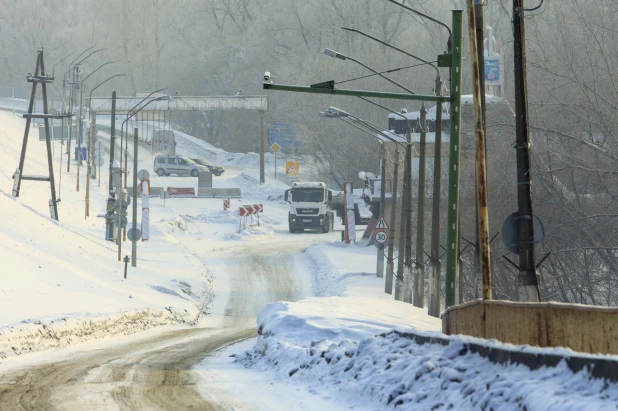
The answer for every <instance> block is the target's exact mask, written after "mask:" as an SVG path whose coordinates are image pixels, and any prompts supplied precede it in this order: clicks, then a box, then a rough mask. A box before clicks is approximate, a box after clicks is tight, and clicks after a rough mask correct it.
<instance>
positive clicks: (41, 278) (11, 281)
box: [0, 106, 618, 410]
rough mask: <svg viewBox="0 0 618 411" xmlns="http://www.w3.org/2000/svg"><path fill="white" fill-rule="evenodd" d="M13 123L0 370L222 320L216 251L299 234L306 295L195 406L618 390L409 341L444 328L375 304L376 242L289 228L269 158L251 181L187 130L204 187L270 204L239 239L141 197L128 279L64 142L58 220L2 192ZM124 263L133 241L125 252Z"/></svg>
mask: <svg viewBox="0 0 618 411" xmlns="http://www.w3.org/2000/svg"><path fill="white" fill-rule="evenodd" d="M9 107H10V106H9ZM24 124H25V122H24V120H23V119H21V118H19V117H16V116H13V115H12V114H11V113H10V112H8V113H5V112H0V194H2V195H0V207H1V208H2V210H3V212H4V213H3V217H2V220H1V221H2V222H1V223H0V224H1V228H2V229H1V230H0V261H2V274H3V276H2V282H1V283H0V313H1V314H0V372H2V371H3V370H6V369H10V368H11V367H13V366H16V365H17V364H23V363H24V361H26V360H27V359H30V361H33V359H35V358H40V355H41V354H31V355H28V356H23V355H21V354H25V353H29V352H34V351H40V350H49V349H52V348H59V347H75V346H77V345H76V344H77V343H80V342H84V341H89V340H94V339H101V338H103V337H109V336H113V335H118V334H128V333H134V332H136V331H142V330H147V329H152V328H154V327H163V328H166V329H168V328H169V327H170V326H172V327H187V326H215V327H216V326H219V324H221V321H222V320H223V319H224V318H225V312H224V309H225V302H226V301H227V299H228V296H230V295H231V289H230V287H231V285H230V284H231V279H230V278H229V273H228V272H226V271H225V269H224V267H223V266H222V265H221V263H220V258H219V255H220V254H221V253H225V252H236V251H238V250H244V249H246V248H247V247H257V248H259V247H270V248H277V247H279V248H285V247H286V246H288V245H289V244H290V241H291V239H295V241H304V242H306V245H307V246H308V247H309V248H308V250H307V251H306V252H305V253H301V254H299V255H298V256H296V257H295V263H294V264H295V265H294V266H295V269H296V270H297V274H298V278H299V281H301V282H302V286H301V287H300V289H301V291H302V293H304V295H307V296H311V297H309V298H305V299H302V300H300V301H298V302H285V301H281V302H274V303H271V304H268V305H266V306H265V307H264V308H263V309H262V310H261V312H259V314H258V315H257V319H256V321H255V327H256V329H258V332H259V334H260V335H259V337H258V338H257V339H251V340H248V341H245V342H243V343H240V344H237V345H233V346H230V347H228V348H227V349H225V350H222V351H221V352H219V353H218V354H217V355H216V356H214V357H211V358H208V359H207V360H206V361H204V362H203V363H202V364H200V365H199V366H198V367H196V369H195V371H196V372H197V373H198V374H199V375H201V376H202V383H201V384H200V390H201V391H202V392H203V394H204V396H206V397H209V398H217V397H218V396H221V397H222V398H230V397H235V398H238V401H237V403H236V404H233V406H234V407H235V408H236V409H262V410H272V409H304V410H315V409H351V408H353V409H362V410H378V409H380V410H382V409H410V410H419V409H420V410H425V409H427V410H429V409H496V410H497V409H500V410H502V409H528V410H546V409H555V410H565V409H573V410H575V409H577V410H580V409H591V410H592V409H595V410H598V409H616V404H617V403H618V389H617V388H616V386H615V385H614V384H608V383H606V382H604V381H602V380H594V379H591V378H590V376H589V374H588V373H587V372H580V373H577V374H574V373H572V372H571V371H569V370H568V368H566V366H563V365H561V366H559V367H556V368H547V369H540V370H537V371H534V372H531V371H530V370H528V369H527V368H526V367H523V366H515V365H506V366H501V365H494V364H492V363H491V362H489V361H488V360H485V359H483V358H481V357H479V356H478V355H475V354H470V353H468V352H466V351H465V349H464V347H465V342H466V341H469V339H460V338H456V337H453V338H452V340H453V342H452V343H451V344H450V345H448V346H446V347H445V346H443V345H439V344H425V345H419V344H417V343H415V342H413V341H411V340H408V339H406V338H404V337H402V336H400V335H399V334H394V333H392V330H393V329H398V330H400V331H409V330H411V327H413V329H414V332H416V333H421V334H423V333H424V334H427V335H434V334H432V333H438V332H439V330H440V328H441V322H440V320H439V319H435V318H432V317H429V316H427V315H426V313H425V311H424V310H420V309H418V308H415V307H412V306H410V305H408V304H403V303H401V302H397V301H393V300H392V296H390V295H387V294H384V292H383V287H384V285H383V281H384V280H383V279H379V278H376V276H375V265H376V264H375V257H376V250H375V248H373V247H364V246H361V245H349V246H346V245H345V244H342V243H341V242H339V241H338V237H339V235H338V234H339V233H332V234H328V235H321V234H320V235H318V234H316V235H312V234H303V235H301V236H300V237H299V236H296V237H294V236H292V235H290V234H289V233H287V203H285V202H284V201H283V200H282V194H283V190H284V189H285V188H286V187H287V186H286V185H285V184H284V183H283V182H281V181H275V180H274V178H273V177H274V176H273V172H272V169H273V167H274V163H273V158H272V157H271V156H267V184H265V185H259V184H257V181H258V176H259V168H258V167H259V166H258V165H259V158H258V156H257V155H256V154H252V153H250V154H234V153H226V152H224V151H222V150H220V149H218V148H215V147H212V146H210V145H208V144H206V143H204V142H202V141H200V140H198V139H195V138H193V137H191V136H182V138H180V139H179V144H178V147H177V150H178V152H179V153H180V154H192V155H193V156H200V157H204V158H207V159H210V160H212V161H214V162H216V163H218V164H221V165H223V166H225V167H226V172H225V173H224V175H223V176H222V177H221V178H215V179H214V185H215V187H239V188H241V190H242V193H243V197H242V198H241V199H233V200H232V210H235V209H236V208H237V206H239V205H242V204H250V203H263V204H264V205H265V213H264V216H263V218H262V219H261V225H260V226H254V227H250V228H249V229H247V230H242V231H241V232H238V217H237V216H236V215H235V212H234V211H230V210H227V211H224V210H223V209H222V200H221V199H207V200H206V199H168V200H166V202H165V205H164V204H163V201H162V200H160V199H157V198H152V199H151V200H150V222H151V228H150V231H151V238H150V241H148V242H144V243H142V242H140V243H138V261H137V267H131V266H130V264H129V269H128V278H127V279H124V278H123V272H124V264H123V263H121V262H119V261H118V258H117V249H116V245H115V244H113V243H111V242H107V241H105V240H104V222H103V219H101V218H97V217H96V215H97V214H99V213H103V212H104V209H105V202H106V198H107V179H106V178H105V177H104V178H103V179H102V180H101V185H100V186H99V185H98V181H95V180H92V181H91V193H90V197H91V200H90V204H91V209H90V216H89V217H88V218H86V217H85V206H84V194H85V186H86V176H85V167H82V168H81V169H80V189H79V191H77V188H76V187H77V177H76V171H77V170H76V163H75V162H74V161H73V162H72V163H71V172H69V173H67V172H66V156H62V157H61V156H60V153H61V152H62V151H63V150H64V149H65V146H61V145H60V143H59V142H56V143H54V164H55V174H56V188H57V190H58V191H59V193H60V195H59V198H61V200H62V201H61V202H60V203H59V205H58V207H59V218H60V221H58V222H56V221H54V220H50V218H49V207H48V201H49V198H50V191H49V184H48V183H46V182H34V181H24V182H23V183H22V188H21V191H20V196H19V198H13V196H12V195H11V191H12V188H13V179H12V175H13V173H14V171H15V168H16V167H17V164H18V159H19V153H20V150H21V144H22V138H23V130H24ZM32 133H34V134H33V136H32V137H31V140H30V142H29V144H28V150H27V156H26V163H25V170H24V171H25V173H26V174H41V175H44V174H47V163H46V157H45V145H44V143H42V142H40V141H38V135H37V133H36V130H33V132H32ZM61 158H62V160H61ZM61 161H63V163H62V164H61V163H60V162H61ZM279 161H281V159H279ZM139 168H140V169H141V168H145V169H147V170H148V171H151V174H152V156H151V155H150V154H149V152H148V150H141V151H140V161H139ZM60 170H62V171H60ZM60 180H61V181H60ZM195 184H196V182H195V179H189V178H179V177H163V178H161V177H158V176H153V177H152V186H178V187H185V186H190V185H195ZM129 185H131V184H129ZM336 228H340V227H336ZM360 234H361V233H360V231H359V232H358V235H359V237H360ZM311 244H313V245H311ZM198 250H199V251H198ZM230 250H231V251H230ZM127 254H130V243H128V242H126V243H123V250H122V255H123V256H124V255H127ZM253 321H254V320H253V319H251V322H253ZM152 332H153V331H152V330H151V331H146V333H152ZM118 338H120V337H113V338H112V339H110V340H116V339H118ZM124 338H127V337H124ZM88 344H93V342H92V341H91V342H90V343H88ZM492 344H495V345H499V344H498V343H495V342H494V343H492ZM82 346H84V344H82ZM501 346H504V348H505V349H513V347H512V346H506V345H501ZM545 351H547V350H545ZM47 352H48V353H49V351H47ZM555 352H562V351H559V350H558V351H555ZM56 355H70V350H68V351H67V350H64V351H57V352H56ZM47 356H49V355H47ZM18 357H20V358H18Z"/></svg>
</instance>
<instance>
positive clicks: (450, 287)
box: [446, 10, 463, 307]
mask: <svg viewBox="0 0 618 411" xmlns="http://www.w3.org/2000/svg"><path fill="white" fill-rule="evenodd" d="M452 30H453V52H452V55H451V113H450V116H451V133H450V142H449V178H448V181H449V189H448V223H447V227H446V233H447V235H446V237H447V239H446V244H447V252H446V307H450V306H452V305H454V304H455V298H456V293H455V289H456V284H455V279H456V277H457V257H458V251H459V153H460V146H459V140H460V138H459V137H460V129H459V127H460V123H461V110H460V108H461V52H462V48H463V11H462V10H453V24H452Z"/></svg>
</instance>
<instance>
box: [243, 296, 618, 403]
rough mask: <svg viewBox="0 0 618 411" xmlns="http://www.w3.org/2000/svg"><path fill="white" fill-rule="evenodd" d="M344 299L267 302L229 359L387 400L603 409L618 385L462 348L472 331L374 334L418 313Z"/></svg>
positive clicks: (614, 399) (617, 399)
mask: <svg viewBox="0 0 618 411" xmlns="http://www.w3.org/2000/svg"><path fill="white" fill-rule="evenodd" d="M347 300H350V299H346V298H340V299H337V298H326V299H324V298H322V299H318V298H314V299H308V300H304V301H300V302H297V303H273V304H270V305H268V306H266V307H265V308H264V309H263V310H262V312H261V313H260V315H259V317H258V321H259V322H260V328H259V331H260V334H261V335H260V337H259V338H258V341H257V343H256V345H255V347H254V348H253V349H251V350H248V351H246V352H244V353H243V354H242V355H240V356H239V357H238V358H237V359H236V362H237V363H239V364H242V365H244V366H245V367H254V368H258V369H262V370H264V369H274V370H275V372H276V375H277V377H278V378H279V379H283V380H288V379H290V380H293V381H297V382H301V381H302V382H305V383H310V384H311V385H312V386H313V387H314V389H317V390H319V389H320V388H323V389H332V388H333V387H336V388H337V389H338V390H339V391H340V392H341V393H342V394H343V395H344V396H346V394H347V396H349V395H357V396H366V397H367V399H368V400H369V399H371V400H377V401H379V402H380V403H381V404H383V405H384V409H398V410H437V409H445V410H447V409H457V410H473V409H474V410H476V409H496V410H497V409H499V410H521V409H528V410H602V409H615V404H616V403H618V386H616V385H614V384H608V383H607V382H606V381H604V380H601V379H592V378H591V376H590V374H589V372H588V371H581V372H579V373H573V372H571V371H570V370H569V368H568V367H567V365H566V363H565V362H564V361H563V362H562V363H560V364H559V365H558V366H557V367H555V368H541V369H538V370H535V371H530V369H528V368H527V367H525V366H522V365H512V364H509V365H497V364H493V363H491V362H490V361H488V360H486V359H484V358H482V357H480V356H478V355H476V354H471V353H470V352H469V351H468V350H466V349H465V341H468V340H470V339H461V338H457V337H451V341H452V342H451V343H450V344H449V345H447V346H443V345H440V344H418V343H416V342H414V341H413V340H411V339H408V338H405V337H402V336H401V335H399V334H397V333H385V334H382V335H375V334H377V333H379V332H380V331H381V330H384V329H388V328H389V327H392V325H393V324H395V323H397V322H398V321H402V322H405V321H408V322H411V323H414V322H415V321H417V320H418V319H419V317H421V316H412V317H411V316H405V317H401V314H403V311H402V312H401V313H393V312H391V310H390V307H388V304H384V305H382V306H381V305H380V304H379V301H375V300H374V301H364V302H363V301H359V303H360V304H358V305H355V304H353V303H350V302H347ZM353 300H357V299H353ZM385 308H386V309H387V310H386V311H383V310H384V309H385ZM413 308H414V307H409V309H410V310H411V311H410V312H411V313H412V315H414V314H415V312H414V310H413ZM417 311H418V312H421V313H422V311H421V310H418V309H417ZM346 313H347V314H349V316H348V315H346ZM408 314H409V313H408ZM380 319H382V321H384V323H381V322H380ZM428 328H430V327H428ZM409 331H410V330H408V332H409ZM412 331H413V332H416V333H418V332H419V331H417V330H412ZM421 333H422V332H421ZM372 334H373V335H372ZM427 335H430V336H431V335H432V334H427ZM433 335H438V334H437V333H435V334H433ZM478 341H481V340H478ZM492 344H493V345H500V343H497V342H494V343H492ZM507 348H508V347H507ZM539 350H540V349H539ZM549 351H551V350H549Z"/></svg>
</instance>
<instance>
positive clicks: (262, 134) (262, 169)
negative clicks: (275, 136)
mask: <svg viewBox="0 0 618 411" xmlns="http://www.w3.org/2000/svg"><path fill="white" fill-rule="evenodd" d="M260 124H261V126H260V184H264V183H265V182H266V179H265V177H264V150H265V148H264V146H265V145H266V142H265V141H264V138H265V137H264V111H260ZM276 154H277V153H275V155H276ZM275 167H276V166H275ZM276 173H277V169H276V168H275V179H276V178H277V176H276Z"/></svg>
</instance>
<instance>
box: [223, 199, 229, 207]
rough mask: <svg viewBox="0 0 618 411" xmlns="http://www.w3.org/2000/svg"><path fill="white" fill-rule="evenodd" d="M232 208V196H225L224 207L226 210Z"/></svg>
mask: <svg viewBox="0 0 618 411" xmlns="http://www.w3.org/2000/svg"><path fill="white" fill-rule="evenodd" d="M229 208H230V198H229V197H228V198H225V199H223V209H224V210H229Z"/></svg>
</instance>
